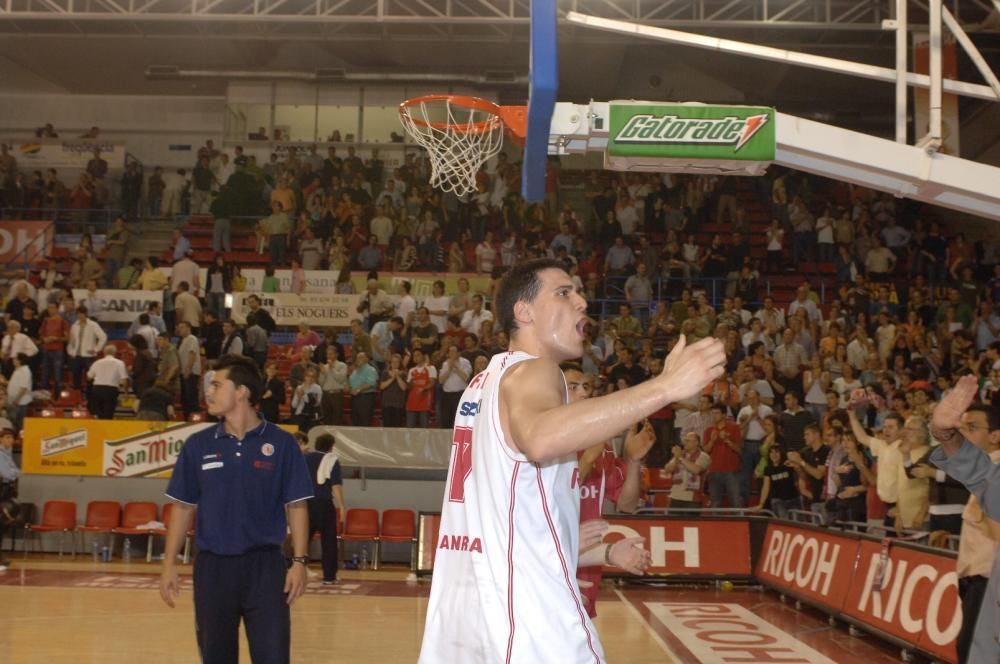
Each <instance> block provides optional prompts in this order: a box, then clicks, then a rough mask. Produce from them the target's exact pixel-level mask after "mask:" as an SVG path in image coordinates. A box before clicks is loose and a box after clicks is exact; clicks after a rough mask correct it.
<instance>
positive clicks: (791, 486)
mask: <svg viewBox="0 0 1000 664" xmlns="http://www.w3.org/2000/svg"><path fill="white" fill-rule="evenodd" d="M761 476H762V478H763V482H762V484H761V487H760V502H758V503H757V505H755V506H754V507H753V508H751V509H753V510H761V509H768V510H771V511H772V512H774V513H775V514H776V515H777V517H778V518H779V519H787V518H788V517H789V514H788V512H789V510H797V509H802V499H801V498H800V496H799V490H798V487H797V485H796V474H795V469H794V468H793V467H791V466H790V465H789V464H788V460H787V458H786V457H785V449H784V448H783V447H782V446H781V445H771V446H770V448H769V449H768V450H767V465H766V466H765V467H764V471H763V472H762V474H761Z"/></svg>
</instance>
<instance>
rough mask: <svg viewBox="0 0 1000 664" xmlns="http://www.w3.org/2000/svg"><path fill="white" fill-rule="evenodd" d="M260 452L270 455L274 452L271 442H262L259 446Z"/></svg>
mask: <svg viewBox="0 0 1000 664" xmlns="http://www.w3.org/2000/svg"><path fill="white" fill-rule="evenodd" d="M260 453H261V454H263V455H264V456H271V455H272V454H274V445H272V444H271V443H264V444H263V445H261V446H260Z"/></svg>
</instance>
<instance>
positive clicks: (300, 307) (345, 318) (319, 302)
mask: <svg viewBox="0 0 1000 664" xmlns="http://www.w3.org/2000/svg"><path fill="white" fill-rule="evenodd" d="M252 294H253V293H234V294H233V311H232V318H233V320H234V321H236V322H237V323H239V324H240V325H243V324H245V323H246V317H247V314H248V313H249V312H250V306H249V305H248V304H247V300H248V299H249V297H250V295H252ZM258 297H260V299H261V307H263V308H264V309H267V311H268V313H270V314H271V316H272V317H273V318H274V322H275V323H277V324H278V325H298V324H299V323H300V322H303V321H305V322H306V323H308V324H309V325H315V326H317V327H347V326H348V325H349V324H350V322H351V319H352V318H362V317H363V314H361V313H358V305H359V304H360V303H361V296H360V295H333V294H325V293H303V294H302V295H296V294H295V293H261V294H258Z"/></svg>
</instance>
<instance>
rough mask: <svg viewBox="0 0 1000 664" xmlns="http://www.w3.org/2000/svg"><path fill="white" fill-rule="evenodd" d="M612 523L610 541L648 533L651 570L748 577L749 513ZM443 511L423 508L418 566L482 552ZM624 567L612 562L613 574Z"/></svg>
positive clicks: (425, 569)
mask: <svg viewBox="0 0 1000 664" xmlns="http://www.w3.org/2000/svg"><path fill="white" fill-rule="evenodd" d="M605 518H606V519H607V521H608V522H609V523H610V524H611V527H610V528H609V529H608V534H607V535H605V541H606V542H615V541H618V540H619V539H622V538H625V537H644V538H645V539H646V545H647V546H648V547H649V551H650V553H651V554H652V558H653V564H652V566H651V567H650V568H649V570H648V571H647V574H650V575H657V574H659V575H687V576H720V577H725V578H737V577H747V576H750V575H751V573H752V570H751V564H750V525H749V522H748V521H747V520H746V519H718V520H708V519H704V520H689V519H664V518H656V517H639V516H633V517H629V516H623V517H616V516H612V517H605ZM440 525H441V515H440V514H436V513H428V512H422V513H421V514H420V517H419V519H418V524H417V528H418V530H417V572H418V573H419V574H429V573H431V572H432V571H433V570H434V558H435V556H436V555H437V551H438V550H443V549H450V550H457V551H462V552H464V553H467V554H468V555H481V554H482V553H483V543H482V541H481V540H480V539H479V538H478V537H476V536H475V534H471V533H446V532H442V531H441V528H440ZM620 571H621V570H617V569H614V568H606V569H605V572H606V573H608V574H616V573H620Z"/></svg>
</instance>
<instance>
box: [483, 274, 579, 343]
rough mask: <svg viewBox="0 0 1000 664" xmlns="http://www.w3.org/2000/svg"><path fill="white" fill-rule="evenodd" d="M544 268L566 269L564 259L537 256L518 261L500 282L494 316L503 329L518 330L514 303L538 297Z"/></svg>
mask: <svg viewBox="0 0 1000 664" xmlns="http://www.w3.org/2000/svg"><path fill="white" fill-rule="evenodd" d="M542 270H560V271H562V272H565V271H566V266H565V264H564V263H563V262H562V261H558V260H555V259H553V258H537V259H535V260H530V261H525V262H523V263H518V264H517V265H515V266H514V267H512V268H511V269H510V271H509V272H508V273H507V274H506V275H505V276H504V278H503V280H502V281H501V282H500V287H499V288H498V289H497V294H496V298H495V299H494V301H493V307H494V309H495V311H494V317H495V318H496V321H497V325H498V326H499V327H500V329H501V330H503V331H504V332H506V333H508V334H513V333H514V331H516V330H517V322H516V321H515V320H514V305H515V304H517V303H518V302H532V301H534V299H535V298H536V297H538V291H539V290H541V287H542V282H541V280H539V278H538V273H539V272H541V271H542Z"/></svg>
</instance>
